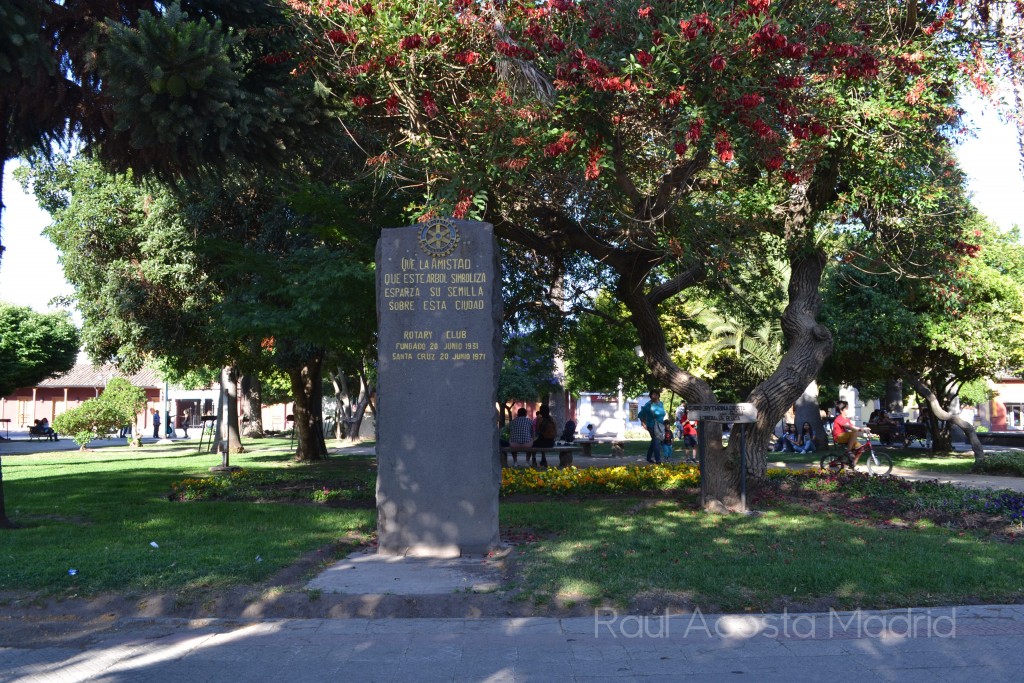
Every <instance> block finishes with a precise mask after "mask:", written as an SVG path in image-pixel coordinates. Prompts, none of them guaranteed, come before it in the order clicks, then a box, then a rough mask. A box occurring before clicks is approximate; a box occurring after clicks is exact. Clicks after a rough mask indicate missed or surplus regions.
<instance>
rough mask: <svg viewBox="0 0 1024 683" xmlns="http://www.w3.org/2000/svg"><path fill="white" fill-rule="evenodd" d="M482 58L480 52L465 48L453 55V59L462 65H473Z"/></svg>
mask: <svg viewBox="0 0 1024 683" xmlns="http://www.w3.org/2000/svg"><path fill="white" fill-rule="evenodd" d="M479 59H480V53H479V52H473V51H472V50H464V51H462V52H456V53H455V54H454V55H452V61H454V62H455V63H456V64H461V65H462V66H473V65H474V64H476V63H477V61H478V60H479Z"/></svg>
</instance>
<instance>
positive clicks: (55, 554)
mask: <svg viewBox="0 0 1024 683" xmlns="http://www.w3.org/2000/svg"><path fill="white" fill-rule="evenodd" d="M247 447H248V448H249V449H250V451H249V452H248V453H244V454H238V455H233V456H231V462H232V464H235V465H240V466H242V467H244V468H246V470H247V471H249V472H256V473H264V474H266V475H268V476H270V475H274V476H276V477H277V480H276V481H277V482H278V484H277V485H280V486H281V487H282V488H294V487H298V486H299V485H300V484H301V485H302V486H305V487H306V488H310V487H312V486H314V485H315V486H317V487H322V488H332V489H335V490H336V489H339V488H344V487H351V486H359V487H366V486H368V485H370V484H368V482H370V483H372V477H373V472H374V469H373V468H374V466H375V463H374V460H373V459H372V458H369V457H366V456H345V457H335V458H331V459H330V460H328V461H326V462H322V463H317V464H313V465H303V464H297V463H294V462H292V461H291V459H290V456H289V454H288V451H289V449H288V442H287V440H282V439H266V440H262V441H254V442H249V443H247ZM636 447H637V448H638V449H639V448H645V445H643V444H642V443H641V442H636ZM637 453H638V454H639V455H642V451H641V450H638V451H637ZM917 455H918V456H919V455H920V454H919V453H918V454H917ZM928 462H929V463H931V462H932V460H931V459H928ZM216 464H219V457H218V456H214V455H210V454H202V455H197V454H196V453H195V450H194V446H192V447H190V446H188V445H186V444H174V445H168V446H146V447H145V448H143V449H139V450H129V449H128V448H126V447H116V448H107V449H101V450H95V451H87V452H74V451H72V452H54V453H43V454H37V455H13V456H12V455H9V456H6V457H4V459H3V476H4V481H5V491H6V498H7V512H8V515H9V516H10V517H11V519H12V520H13V521H15V522H16V523H17V524H19V525H21V528H19V529H16V530H12V531H0V590H33V591H40V592H41V593H43V594H51V595H58V596H60V595H70V594H78V595H91V594H95V593H99V592H104V591H115V592H120V593H135V592H143V591H150V590H165V591H188V590H193V589H203V588H213V589H216V588H225V587H231V586H246V585H252V584H255V583H259V582H263V581H265V580H267V579H268V578H269V577H271V576H272V575H273V574H274V573H275V572H276V571H277V570H279V569H281V568H283V567H287V566H290V565H292V564H294V563H295V562H296V561H297V560H298V559H299V558H301V557H302V556H303V555H305V554H306V553H309V552H310V551H313V550H315V549H318V548H325V547H333V548H334V552H333V553H328V555H332V556H334V557H338V556H340V555H342V554H344V553H345V552H346V551H347V550H348V549H350V548H352V547H354V546H356V545H358V544H359V543H360V542H362V541H365V540H369V539H370V538H372V534H373V533H374V531H375V527H376V517H375V510H373V509H372V507H371V508H369V509H365V508H357V509H349V508H343V507H332V506H324V505H315V504H312V503H306V504H297V503H295V502H290V503H286V502H280V501H277V502H268V501H272V500H273V496H270V495H269V494H268V495H267V496H266V497H262V498H261V502H227V501H212V502H192V503H182V502H172V501H171V500H170V499H169V494H170V493H171V490H172V488H171V484H172V482H175V481H180V480H182V479H184V478H190V477H207V476H209V472H208V468H209V467H210V466H212V465H216ZM926 469H928V468H926ZM310 490H311V489H310ZM361 491H362V492H361V493H360V494H359V496H357V498H358V497H360V496H361V497H362V498H363V499H365V497H366V496H367V495H368V494H367V492H366V491H367V490H366V489H365V488H363V489H361ZM261 495H262V494H261ZM307 499H308V498H307ZM501 523H502V528H503V534H504V535H505V536H506V538H510V539H536V540H530V541H528V542H523V543H521V544H520V545H519V550H520V551H521V553H522V557H521V558H520V560H519V561H518V562H517V566H518V567H519V568H520V571H521V575H520V578H519V579H518V583H517V585H516V586H514V587H516V588H520V589H522V595H523V596H524V599H528V600H533V601H536V602H538V603H540V604H544V603H547V602H553V601H558V602H560V603H565V602H576V603H579V604H587V603H595V604H596V603H600V602H614V603H620V604H628V603H629V602H630V601H631V600H632V599H633V598H635V597H636V596H638V595H639V596H642V595H645V594H650V595H659V594H671V595H672V596H674V597H675V598H682V599H685V600H689V601H692V603H693V604H698V605H701V606H702V608H715V609H719V610H729V611H733V610H746V609H772V608H775V609H778V608H781V606H783V605H785V604H802V605H823V606H824V605H828V606H833V605H834V606H837V607H855V606H860V607H890V606H906V605H929V604H963V603H971V602H1017V601H1020V600H1021V599H1024V561H1022V560H1024V544H1014V543H1006V542H1002V541H999V540H995V539H991V538H988V537H985V536H983V535H981V534H974V533H972V532H969V531H968V532H964V531H962V530H953V529H946V528H943V527H940V526H937V525H934V524H928V523H924V522H919V523H914V524H910V525H907V526H906V528H884V527H883V526H882V525H879V524H876V523H873V522H872V521H866V520H865V519H863V518H859V519H854V518H848V517H845V516H839V515H835V514H831V513H821V512H812V511H810V510H808V509H807V508H806V507H800V506H795V505H789V504H783V505H779V506H774V507H772V508H771V509H768V510H767V511H766V512H763V514H758V515H750V516H745V515H732V516H716V515H706V514H702V513H698V512H696V501H695V499H694V497H693V496H692V495H689V494H684V495H683V497H682V498H680V499H678V500H650V499H642V498H617V499H583V500H580V499H577V498H567V499H564V500H551V501H543V502H530V503H525V502H508V501H503V502H502V504H501ZM151 543H156V544H157V546H158V547H153V546H152V545H151ZM328 559H330V558H329V557H328ZM69 569H76V570H77V575H76V576H69V574H68V570H69ZM510 587H513V586H510ZM787 601H788V602H787Z"/></svg>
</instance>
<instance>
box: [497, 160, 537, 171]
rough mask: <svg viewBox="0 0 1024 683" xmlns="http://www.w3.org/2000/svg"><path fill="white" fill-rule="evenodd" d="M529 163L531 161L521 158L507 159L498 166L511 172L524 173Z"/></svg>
mask: <svg viewBox="0 0 1024 683" xmlns="http://www.w3.org/2000/svg"><path fill="white" fill-rule="evenodd" d="M529 163H530V160H529V159H526V158H525V157H521V158H519V159H506V160H504V161H502V162H501V163H500V164H498V165H499V166H501V167H502V168H507V169H508V170H510V171H522V170H523V169H524V168H526V167H527V165H528V164H529Z"/></svg>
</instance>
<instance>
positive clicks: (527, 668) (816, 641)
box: [0, 606, 1024, 683]
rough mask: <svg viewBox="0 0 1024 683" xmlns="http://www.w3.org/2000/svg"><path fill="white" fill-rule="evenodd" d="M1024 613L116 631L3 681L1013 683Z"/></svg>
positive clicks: (605, 616)
mask: <svg viewBox="0 0 1024 683" xmlns="http://www.w3.org/2000/svg"><path fill="white" fill-rule="evenodd" d="M1022 643H1024V607H1021V606H985V607H955V608H936V609H930V610H921V609H915V610H893V611H886V612H843V613H834V612H833V613H829V614H769V615H704V614H701V613H694V614H686V615H675V616H671V617H668V616H665V615H650V616H647V617H636V616H633V617H621V618H620V617H617V616H616V615H615V614H613V613H610V612H606V613H599V614H596V615H595V616H592V617H577V618H572V619H544V618H526V619H393V620H373V619H274V620H263V621H255V620H253V621H248V620H221V619H213V620H193V621H189V620H180V619H124V620H120V621H118V622H117V623H115V624H112V625H111V626H110V627H109V628H107V629H104V630H101V631H97V632H96V633H94V634H91V635H89V636H85V637H80V638H77V639H74V640H70V641H67V642H62V643H46V644H39V645H37V646H32V645H29V646H25V645H19V646H15V647H3V646H2V645H0V680H2V681H5V682H23V681H24V682H26V683H27V682H33V683H34V682H40V683H41V682H43V681H47V682H52V681H59V682H62V683H65V682H67V683H70V682H72V681H91V682H106V681H109V682H115V681H116V682H119V683H122V682H128V681H190V682H191V681H197V682H202V681H210V682H211V683H212V682H213V681H242V680H247V681H276V680H285V681H289V683H294V682H297V681H330V680H344V681H395V682H405V681H417V682H430V681H445V682H449V681H488V682H499V681H552V682H554V681H611V680H616V681H636V680H642V681H701V682H702V683H703V682H706V681H756V682H757V683H766V682H767V683H776V682H777V683H793V682H794V681H829V682H831V683H836V682H838V683H843V682H846V681H850V682H856V683H863V682H866V681H867V682H874V681H879V682H880V681H900V682H907V683H913V682H915V681H919V682H921V683H936V682H943V681H964V682H965V683H966V682H970V683H977V682H979V681H985V682H986V683H989V682H1002V681H1006V682H1010V681H1014V682H1016V681H1020V680H1021V676H1022V674H1021V671H1022V670H1024V648H1022V647H1021V645H1022Z"/></svg>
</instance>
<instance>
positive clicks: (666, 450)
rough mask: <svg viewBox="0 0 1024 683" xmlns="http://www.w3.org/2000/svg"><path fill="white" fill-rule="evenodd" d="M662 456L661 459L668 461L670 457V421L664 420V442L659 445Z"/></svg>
mask: <svg viewBox="0 0 1024 683" xmlns="http://www.w3.org/2000/svg"><path fill="white" fill-rule="evenodd" d="M661 447H662V449H663V450H664V454H663V455H662V458H663V459H664V460H668V459H669V458H671V457H672V420H665V440H664V441H663V442H662V444H661Z"/></svg>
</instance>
